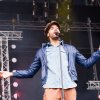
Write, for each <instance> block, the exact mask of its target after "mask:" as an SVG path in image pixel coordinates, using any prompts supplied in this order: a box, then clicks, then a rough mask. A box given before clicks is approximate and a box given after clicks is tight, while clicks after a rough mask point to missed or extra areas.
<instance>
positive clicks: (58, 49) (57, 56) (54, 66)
mask: <svg viewBox="0 0 100 100" xmlns="http://www.w3.org/2000/svg"><path fill="white" fill-rule="evenodd" d="M46 57H47V66H48V70H47V80H46V84H44V85H43V87H44V88H64V89H67V88H73V87H76V86H77V84H76V83H75V82H74V81H73V80H71V78H70V75H69V73H68V55H67V54H66V52H65V50H64V48H63V46H62V45H58V46H53V45H51V44H48V45H47V47H46Z"/></svg>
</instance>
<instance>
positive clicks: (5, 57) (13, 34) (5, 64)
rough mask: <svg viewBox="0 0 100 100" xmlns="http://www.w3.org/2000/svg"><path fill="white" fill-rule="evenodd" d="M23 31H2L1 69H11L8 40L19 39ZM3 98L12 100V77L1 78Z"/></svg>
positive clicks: (0, 35)
mask: <svg viewBox="0 0 100 100" xmlns="http://www.w3.org/2000/svg"><path fill="white" fill-rule="evenodd" d="M21 34H22V31H0V64H1V71H9V50H8V40H19V39H21V38H22V36H21ZM1 87H2V95H1V97H2V100H11V87H10V78H6V79H4V78H2V79H1Z"/></svg>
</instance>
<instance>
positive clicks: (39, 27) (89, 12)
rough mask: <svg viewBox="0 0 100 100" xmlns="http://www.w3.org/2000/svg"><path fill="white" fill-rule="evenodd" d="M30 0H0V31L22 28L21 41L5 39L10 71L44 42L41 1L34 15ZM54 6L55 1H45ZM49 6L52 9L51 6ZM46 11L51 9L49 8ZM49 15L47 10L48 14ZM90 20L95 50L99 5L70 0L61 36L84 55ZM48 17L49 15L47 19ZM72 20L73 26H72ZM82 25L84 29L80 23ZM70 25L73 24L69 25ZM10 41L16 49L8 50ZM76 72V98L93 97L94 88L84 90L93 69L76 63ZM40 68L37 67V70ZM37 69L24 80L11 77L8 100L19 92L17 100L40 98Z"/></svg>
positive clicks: (87, 99)
mask: <svg viewBox="0 0 100 100" xmlns="http://www.w3.org/2000/svg"><path fill="white" fill-rule="evenodd" d="M32 1H33V0H3V1H0V30H2V31H5V30H8V31H11V30H15V31H22V37H23V39H22V40H16V41H11V40H10V41H9V58H10V59H12V58H13V57H16V58H17V60H18V61H17V63H12V62H11V61H10V70H11V71H12V70H16V69H17V70H20V69H26V68H28V67H29V66H30V64H31V63H32V61H33V58H34V55H35V53H36V51H37V49H39V47H41V44H42V43H43V42H45V41H46V39H45V36H44V32H43V29H44V26H45V25H46V22H47V18H44V16H43V3H44V0H36V5H37V6H36V16H33V15H32V11H33V5H32ZM48 1H49V3H50V4H51V5H50V6H51V8H52V6H53V7H54V5H55V3H56V2H57V1H56V0H48ZM60 2H61V1H60ZM52 9H53V8H52ZM52 9H50V10H49V11H50V12H52V13H51V14H52V15H53V14H54V13H53V10H52ZM49 14H50V13H49ZM17 15H19V19H18V18H17ZM88 18H90V19H91V23H95V24H93V29H92V38H93V48H94V51H96V50H97V49H98V47H99V45H100V33H99V31H100V30H99V29H100V27H99V23H100V7H99V5H97V4H94V5H92V6H91V5H86V3H85V0H73V1H72V5H71V20H72V23H71V24H70V27H71V28H70V31H68V32H65V33H64V36H63V39H64V41H65V42H66V43H68V44H72V45H74V46H75V47H76V48H77V49H78V50H79V51H80V52H81V53H82V54H83V55H84V56H86V57H87V58H88V57H89V56H90V55H91V52H90V51H91V49H90V44H89V36H88V33H89V31H88V25H87V23H88V21H87V19H88ZM12 19H15V20H16V22H15V24H12ZM48 19H49V18H48ZM74 23H75V25H74ZM83 24H84V25H85V26H86V28H84V25H83ZM73 26H74V27H73ZM11 44H16V46H17V48H16V49H14V50H13V49H12V48H11ZM96 67H97V74H98V79H99V80H100V75H99V72H100V68H99V67H100V62H97V63H96ZM76 68H77V73H78V80H79V81H78V87H77V100H97V95H98V91H97V90H87V84H86V83H87V82H88V81H89V80H93V78H94V74H93V68H91V69H88V70H87V69H84V68H82V66H79V65H77V64H76ZM40 71H41V70H40ZM40 71H39V72H38V73H37V74H36V75H35V77H33V78H27V79H16V78H11V91H12V100H14V98H13V94H14V93H15V92H18V93H19V98H18V100H42V95H43V88H42V85H41V76H40V74H41V72H40ZM14 81H17V82H18V83H19V86H18V87H17V88H14V87H13V86H12V83H13V82H14Z"/></svg>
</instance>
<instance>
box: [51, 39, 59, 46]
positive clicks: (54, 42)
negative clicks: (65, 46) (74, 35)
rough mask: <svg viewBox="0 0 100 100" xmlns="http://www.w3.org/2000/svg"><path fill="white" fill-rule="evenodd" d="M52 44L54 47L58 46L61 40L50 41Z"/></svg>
mask: <svg viewBox="0 0 100 100" xmlns="http://www.w3.org/2000/svg"><path fill="white" fill-rule="evenodd" d="M50 43H51V44H52V45H53V46H57V45H59V44H60V40H50Z"/></svg>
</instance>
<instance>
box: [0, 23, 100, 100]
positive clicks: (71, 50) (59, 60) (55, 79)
mask: <svg viewBox="0 0 100 100" xmlns="http://www.w3.org/2000/svg"><path fill="white" fill-rule="evenodd" d="M44 32H45V35H46V36H47V38H48V40H49V42H48V43H44V44H42V47H41V48H40V49H39V50H38V51H37V53H36V55H35V58H34V61H33V63H32V64H31V66H30V67H29V68H28V69H26V70H16V71H14V72H7V71H1V72H0V75H1V77H3V78H7V77H10V76H13V77H16V78H27V77H33V76H34V75H35V74H36V73H37V71H38V70H39V69H40V67H42V72H41V73H42V75H41V78H42V84H43V88H44V96H43V100H76V89H75V88H76V87H77V83H76V82H77V72H76V68H75V62H77V63H79V64H80V65H82V66H84V67H85V68H89V67H91V66H93V64H95V63H96V62H97V61H99V60H100V47H99V50H97V51H96V52H94V53H93V54H92V55H91V57H90V58H88V59H86V58H85V57H84V56H83V55H82V54H81V53H80V52H79V51H78V50H77V49H76V48H75V47H74V46H72V45H68V44H65V43H64V42H63V41H61V40H60V35H61V33H60V25H59V23H57V22H56V21H51V22H50V23H48V24H47V25H46V27H45V29H44Z"/></svg>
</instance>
